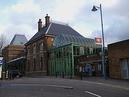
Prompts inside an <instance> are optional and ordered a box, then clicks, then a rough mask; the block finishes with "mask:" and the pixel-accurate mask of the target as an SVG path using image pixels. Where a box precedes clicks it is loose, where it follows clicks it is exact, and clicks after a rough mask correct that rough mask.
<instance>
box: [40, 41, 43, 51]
mask: <svg viewBox="0 0 129 97" xmlns="http://www.w3.org/2000/svg"><path fill="white" fill-rule="evenodd" d="M42 50H43V42H42V43H41V44H40V51H42Z"/></svg>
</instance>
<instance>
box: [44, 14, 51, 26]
mask: <svg viewBox="0 0 129 97" xmlns="http://www.w3.org/2000/svg"><path fill="white" fill-rule="evenodd" d="M49 24H50V16H48V14H46V16H45V26H48V25H49Z"/></svg>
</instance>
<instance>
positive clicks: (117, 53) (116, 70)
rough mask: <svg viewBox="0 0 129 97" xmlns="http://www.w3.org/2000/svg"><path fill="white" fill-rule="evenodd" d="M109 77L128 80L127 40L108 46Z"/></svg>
mask: <svg viewBox="0 0 129 97" xmlns="http://www.w3.org/2000/svg"><path fill="white" fill-rule="evenodd" d="M108 59H109V75H110V77H111V78H117V79H129V40H124V41H120V42H117V43H113V44H109V45H108Z"/></svg>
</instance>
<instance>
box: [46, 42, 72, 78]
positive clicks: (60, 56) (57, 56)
mask: <svg viewBox="0 0 129 97" xmlns="http://www.w3.org/2000/svg"><path fill="white" fill-rule="evenodd" d="M73 57H74V55H73V44H68V45H65V46H61V47H58V48H54V49H51V50H50V53H49V61H48V62H49V63H48V64H49V75H52V76H63V75H64V76H71V77H72V76H74V58H73Z"/></svg>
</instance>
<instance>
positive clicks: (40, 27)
mask: <svg viewBox="0 0 129 97" xmlns="http://www.w3.org/2000/svg"><path fill="white" fill-rule="evenodd" d="M41 29H42V20H41V19H39V21H38V31H41Z"/></svg>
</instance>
